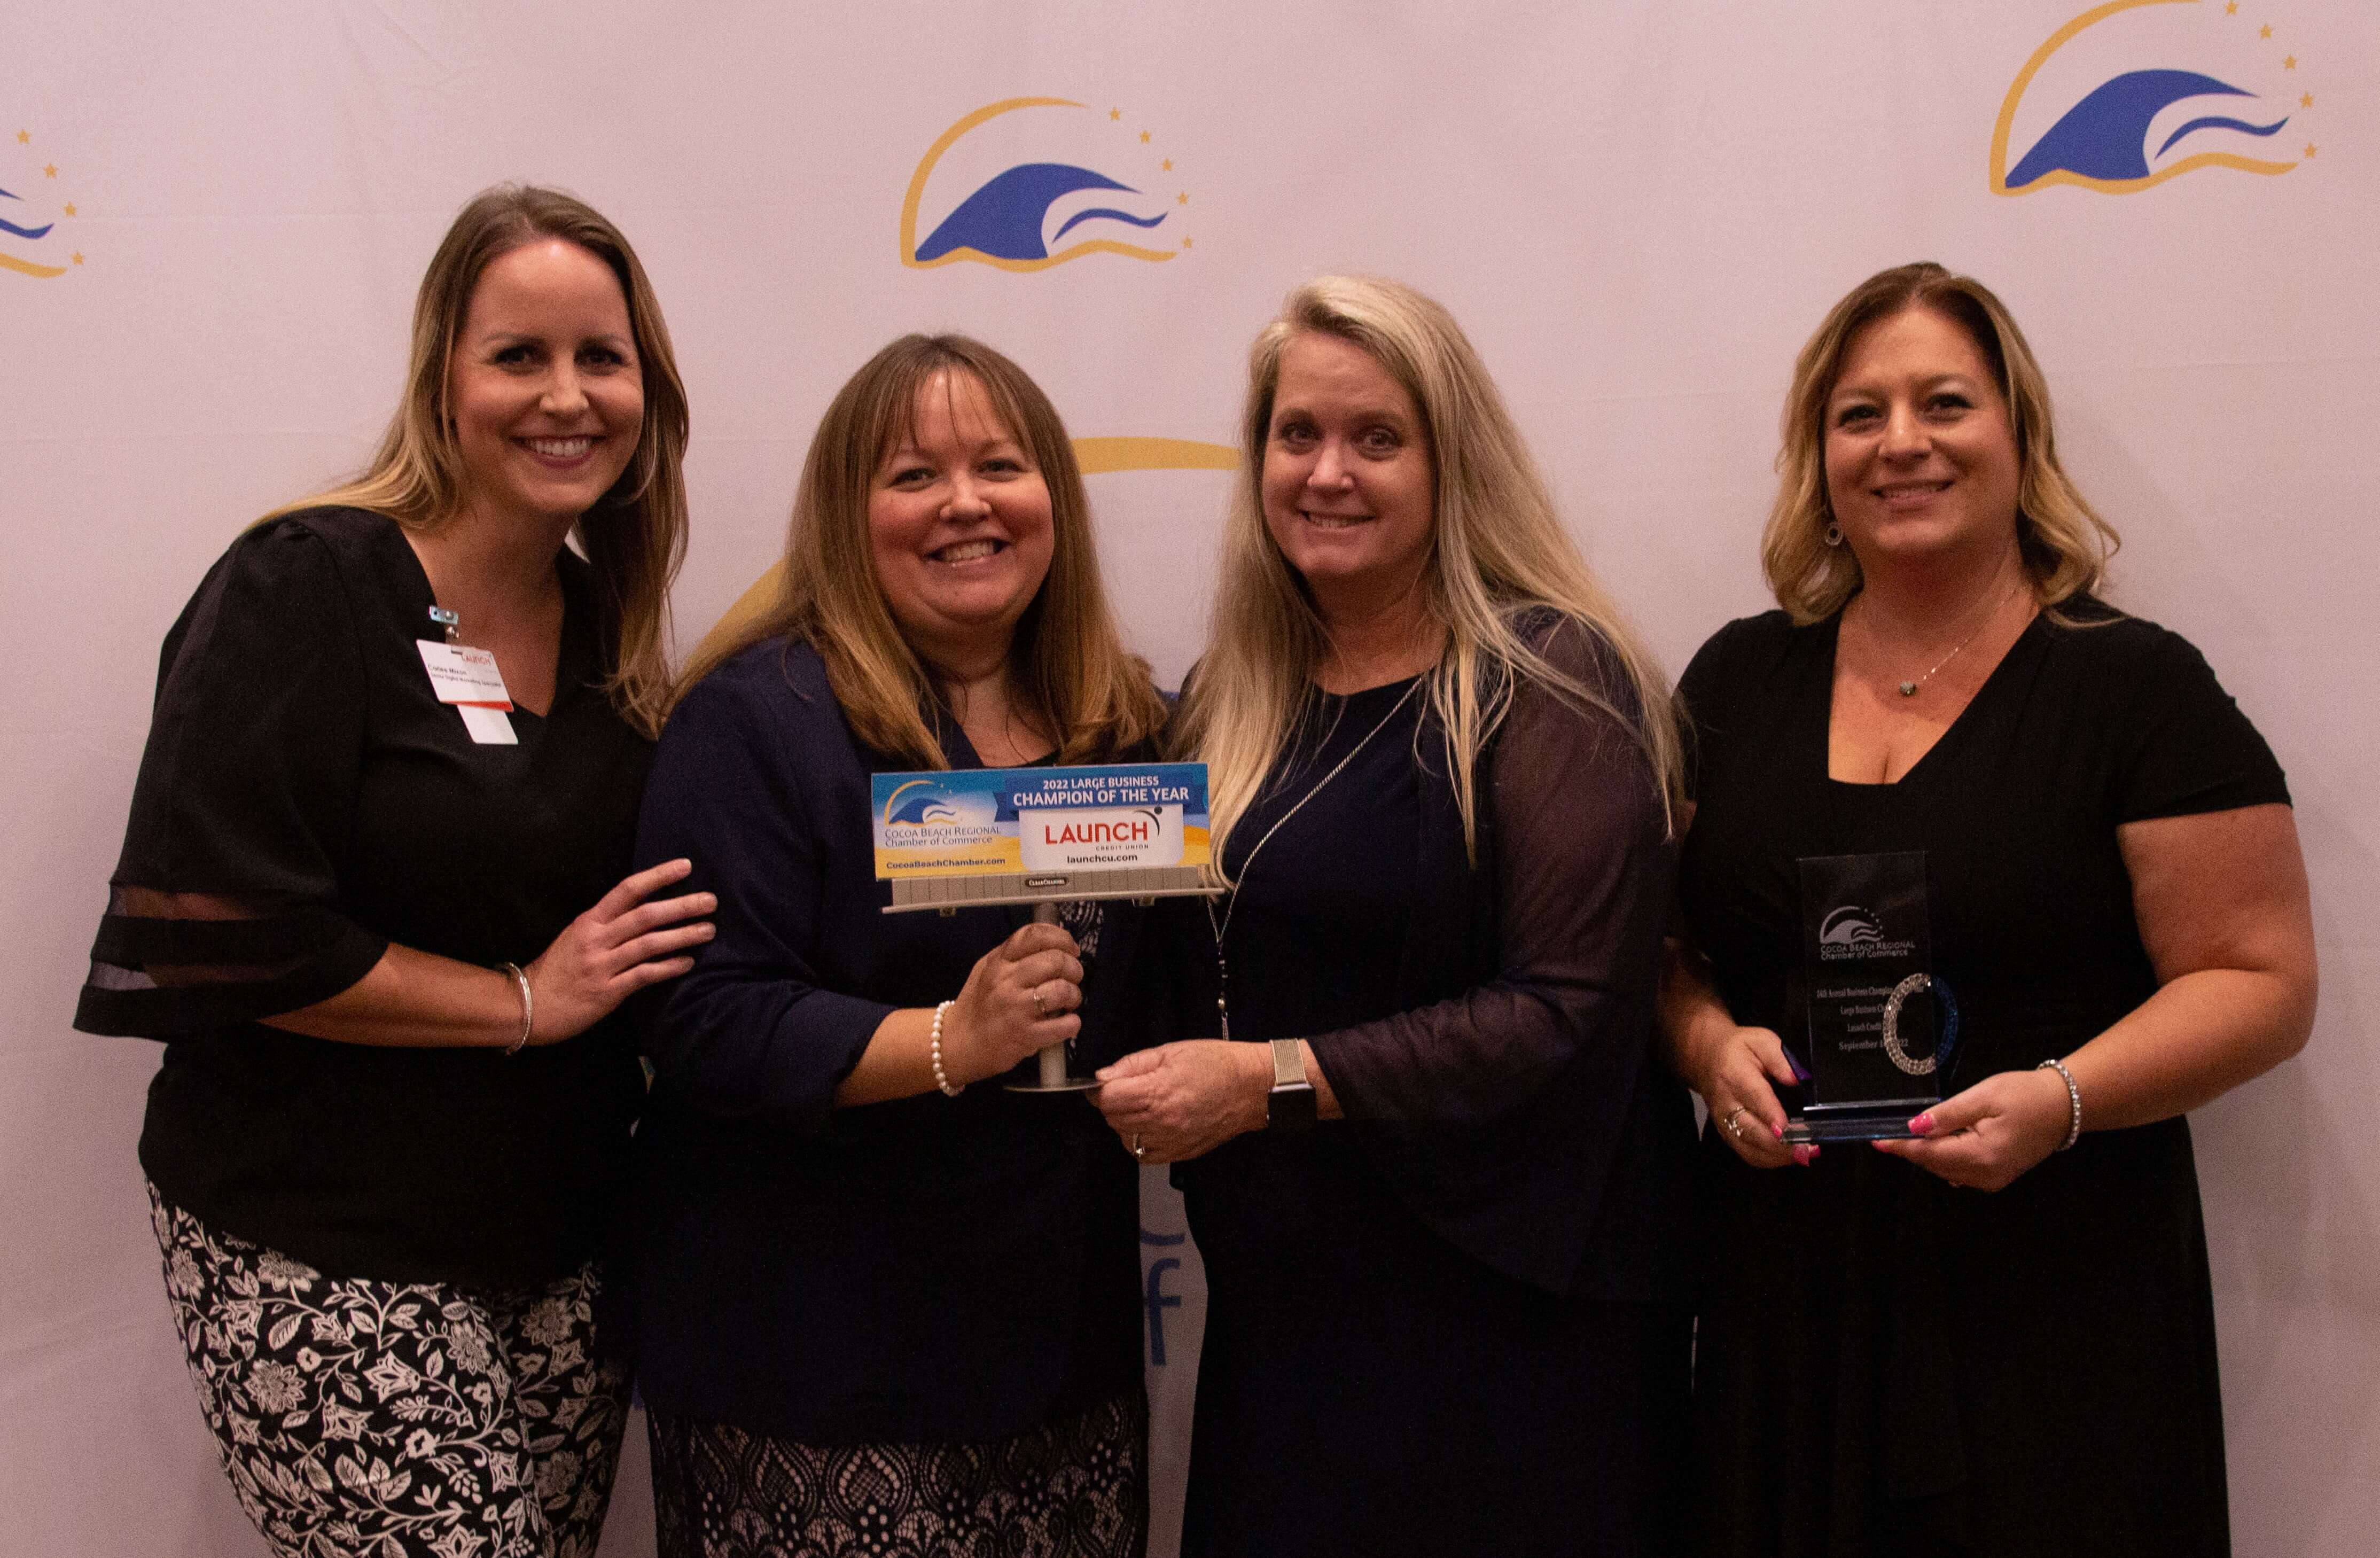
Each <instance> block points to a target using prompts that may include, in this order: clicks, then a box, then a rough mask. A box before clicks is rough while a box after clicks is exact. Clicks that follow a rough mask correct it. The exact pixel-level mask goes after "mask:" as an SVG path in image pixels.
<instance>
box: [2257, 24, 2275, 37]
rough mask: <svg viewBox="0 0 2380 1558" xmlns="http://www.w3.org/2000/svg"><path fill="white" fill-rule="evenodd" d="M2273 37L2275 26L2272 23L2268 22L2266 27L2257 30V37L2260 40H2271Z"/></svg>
mask: <svg viewBox="0 0 2380 1558" xmlns="http://www.w3.org/2000/svg"><path fill="white" fill-rule="evenodd" d="M2272 35H2273V24H2272V23H2271V22H2266V23H2265V25H2264V26H2262V27H2260V28H2258V29H2257V30H2256V36H2257V37H2259V38H2270V37H2271V36H2272Z"/></svg>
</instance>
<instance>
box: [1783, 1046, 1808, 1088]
mask: <svg viewBox="0 0 2380 1558" xmlns="http://www.w3.org/2000/svg"><path fill="white" fill-rule="evenodd" d="M1785 1064H1786V1065H1789V1066H1791V1067H1792V1069H1793V1080H1795V1081H1797V1082H1806V1081H1808V1080H1809V1079H1810V1074H1809V1073H1808V1072H1806V1071H1804V1070H1803V1069H1802V1063H1801V1062H1800V1061H1798V1060H1795V1059H1794V1058H1793V1052H1792V1051H1791V1050H1788V1051H1786V1052H1785Z"/></svg>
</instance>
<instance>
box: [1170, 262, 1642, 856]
mask: <svg viewBox="0 0 2380 1558" xmlns="http://www.w3.org/2000/svg"><path fill="white" fill-rule="evenodd" d="M1308 333H1311V334H1316V335H1332V336H1336V337H1338V338H1340V339H1342V340H1345V341H1349V342H1352V343H1353V344H1354V345H1355V346H1357V347H1362V348H1363V349H1364V350H1365V351H1366V352H1367V353H1369V354H1370V355H1371V356H1372V358H1373V359H1375V360H1376V361H1378V363H1379V364H1380V365H1381V366H1382V367H1383V368H1385V369H1387V370H1388V371H1389V374H1390V377H1392V378H1394V379H1395V380H1396V381H1397V382H1398V383H1401V384H1403V386H1404V388H1405V391H1406V393H1407V394H1409V395H1411V396H1413V400H1414V404H1415V407H1416V408H1419V410H1420V413H1421V420H1422V424H1423V428H1424V430H1425V432H1426V435H1427V445H1428V453H1429V456H1430V461H1431V471H1432V485H1433V489H1434V493H1433V505H1434V508H1435V510H1436V512H1435V514H1434V515H1433V535H1432V540H1431V553H1430V558H1429V561H1428V564H1427V569H1426V572H1425V575H1424V589H1425V590H1426V591H1427V604H1428V609H1429V610H1430V612H1431V614H1432V615H1434V616H1435V617H1436V618H1437V620H1438V621H1439V623H1441V624H1442V625H1443V626H1444V627H1445V629H1446V649H1445V651H1444V653H1443V654H1442V655H1441V656H1440V657H1439V663H1438V664H1437V665H1436V666H1434V667H1433V668H1432V669H1431V670H1430V671H1429V672H1428V674H1427V696H1428V709H1429V712H1430V714H1431V716H1432V718H1433V719H1434V721H1435V723H1436V724H1437V725H1438V727H1439V730H1440V732H1442V734H1443V738H1444V742H1445V754H1446V759H1447V766H1448V772H1449V773H1450V774H1451V777H1452V780H1453V784H1454V794H1455V802H1456V805H1457V806H1458V807H1459V808H1460V809H1461V811H1462V814H1463V843H1464V846H1465V848H1466V850H1468V851H1470V852H1471V854H1472V857H1473V858H1474V859H1476V858H1477V856H1476V850H1477V832H1478V827H1477V820H1478V776H1477V773H1476V768H1477V764H1478V759H1479V754H1480V752H1481V751H1482V749H1485V748H1486V746H1487V744H1488V740H1489V739H1490V737H1492V736H1494V734H1495V732H1496V730H1497V727H1498V726H1499V725H1500V724H1501V723H1502V720H1503V718H1504V715H1505V714H1506V713H1507V712H1509V711H1510V709H1511V707H1512V694H1513V690H1514V688H1515V686H1516V684H1517V683H1518V682H1520V681H1522V680H1527V681H1530V682H1534V683H1536V684H1537V685H1539V686H1542V687H1545V688H1549V689H1551V690H1552V691H1554V692H1555V693H1556V694H1557V695H1559V696H1560V697H1562V698H1564V699H1567V700H1570V701H1571V702H1573V704H1575V705H1577V706H1579V707H1580V708H1582V709H1587V710H1594V711H1598V712H1601V713H1603V714H1606V715H1609V717H1610V718H1612V719H1613V720H1615V721H1617V722H1618V723H1619V724H1621V726H1622V727H1623V728H1624V729H1626V730H1628V731H1629V732H1630V733H1631V734H1632V735H1633V736H1634V738H1635V740H1636V742H1637V744H1638V745H1639V746H1640V747H1641V748H1642V749H1643V750H1644V753H1645V762H1646V764H1647V766H1648V767H1649V768H1650V769H1651V771H1652V773H1653V775H1654V777H1655V779H1656V780H1657V782H1658V785H1659V787H1660V790H1661V794H1662V796H1663V798H1664V801H1665V804H1666V805H1667V806H1668V807H1669V808H1670V816H1671V818H1672V821H1673V822H1674V818H1675V806H1676V803H1677V801H1678V799H1679V798H1680V774H1681V763H1680V760H1679V746H1678V733H1677V726H1676V724H1675V719H1674V715H1673V714H1672V712H1671V710H1670V695H1669V687H1668V683H1667V681H1666V680H1665V679H1664V678H1663V676H1662V675H1661V673H1660V670H1659V669H1658V666H1657V665H1656V664H1655V663H1654V661H1653V658H1652V656H1651V655H1650V654H1648V653H1646V652H1645V649H1644V646H1643V645H1642V644H1640V643H1639V642H1638V641H1637V639H1636V636H1635V635H1634V634H1633V632H1631V631H1630V630H1629V627H1628V626H1627V624H1626V622H1625V621H1624V620H1623V619H1622V618H1621V614H1620V611H1619V609H1618V607H1616V606H1615V605H1614V604H1613V603H1612V602H1611V600H1610V598H1609V596H1608V595H1606V594H1605V592H1604V590H1603V587H1602V586H1601V585H1600V584H1599V583H1597V580H1596V578H1595V576H1594V574H1593V572H1592V571H1590V570H1589V569H1588V567H1587V566H1586V561H1585V558H1584V557H1582V556H1581V555H1580V554H1579V551H1578V547H1577V546H1576V544H1575V543H1574V542H1573V541H1572V540H1571V538H1570V535H1569V533H1568V532H1567V531H1565V530H1564V529H1562V526H1561V521H1560V517H1558V516H1557V515H1556V513H1555V511H1554V505H1553V499H1552V497H1551V495H1550V494H1549V493H1548V492H1547V491H1546V486H1545V482H1544V481H1543V480H1542V479H1541V478H1540V477H1539V476H1538V474H1537V469H1536V464H1535V462H1534V461H1532V460H1531V459H1530V457H1529V452H1528V449H1527V447H1526V446H1525V445H1524V444H1523V442H1522V440H1521V435H1520V432H1519V430H1518V429H1516V428H1515V427H1514V426H1513V425H1512V417H1511V414H1510V413H1509V412H1507V411H1506V409H1505V408H1504V401H1503V397H1502V396H1500V394H1498V392H1497V389H1496V384H1495V382H1494V381H1493V380H1492V379H1490V378H1489V377H1488V370H1487V368H1486V366H1485V365H1484V364H1482V363H1481V362H1480V360H1479V354H1478V353H1477V352H1476V351H1475V349H1474V348H1473V347H1472V345H1471V342H1470V341H1469V340H1468V339H1467V338H1466V337H1465V336H1464V335H1463V331H1462V329H1461V327H1460V326H1458V325H1457V324H1456V323H1454V318H1453V316H1452V315H1451V314H1450V313H1448V312H1447V311H1446V310H1445V309H1444V308H1442V307H1441V306H1439V304H1438V303H1436V302H1434V301H1432V300H1431V299H1430V298H1426V297H1424V296H1422V295H1421V294H1420V293H1418V292H1415V290H1413V288H1411V287H1409V286H1403V285H1402V284H1400V283H1397V282H1392V281H1383V280H1378V279H1376V278H1371V277H1361V276H1321V277H1318V278H1317V279H1315V280H1313V281H1310V282H1308V283H1306V284H1305V286H1301V287H1299V288H1298V289H1297V290H1296V291H1294V292H1293V293H1291V294H1290V295H1289V300H1288V301H1287V303H1285V304H1284V305H1283V306H1282V309H1281V315H1280V317H1279V318H1277V319H1275V320H1274V321H1273V322H1272V323H1270V324H1268V325H1266V326H1265V328H1264V330H1263V331H1262V333H1261V334H1259V335H1257V339H1256V345H1255V347H1253V348H1251V350H1250V352H1249V354H1248V395H1247V404H1246V409H1245V414H1244V415H1243V417H1242V418H1241V422H1240V437H1241V460H1240V480H1239V481H1238V483H1237V485H1236V487H1235V490H1234V492H1233V500H1232V506H1231V511H1230V515H1229V517H1228V518H1227V519H1226V521H1225V525H1224V534H1223V557H1222V568H1221V578H1220V583H1219V585H1218V589H1217V593H1216V601H1215V611H1214V618H1213V625H1212V627H1211V628H1210V629H1209V634H1208V643H1207V651H1206V654H1205V656H1204V657H1203V658H1202V659H1201V660H1200V661H1199V663H1198V670H1197V674H1196V677H1195V678H1194V680H1193V683H1192V685H1191V687H1190V688H1188V689H1187V690H1186V691H1185V693H1184V705H1183V710H1184V712H1183V715H1182V719H1181V724H1180V726H1179V734H1178V736H1176V737H1175V739H1174V741H1173V743H1172V745H1173V746H1174V747H1175V749H1177V750H1178V751H1181V752H1182V753H1184V755H1185V756H1188V757H1191V758H1194V759H1196V760H1197V761H1204V762H1205V763H1206V764H1207V777H1208V808H1209V812H1210V815H1211V818H1212V827H1213V845H1214V851H1215V858H1216V859H1217V860H1218V861H1220V859H1221V858H1222V852H1223V842H1224V840H1225V839H1226V838H1227V837H1228V836H1229V835H1230V834H1231V831H1232V829H1233V826H1234V825H1236V824H1237V822H1239V820H1240V819H1241V818H1242V817H1244V816H1245V815H1246V813H1247V809H1248V808H1249V806H1250V805H1251V804H1252V803H1253V802H1254V801H1255V799H1256V797H1257V792H1258V791H1259V789H1260V788H1261V786H1262V785H1263V784H1264V782H1265V778H1266V776H1267V775H1268V774H1269V773H1271V771H1272V768H1273V765H1274V764H1275V763H1276V762H1277V761H1280V759H1281V755H1282V751H1283V749H1284V748H1285V747H1286V746H1287V745H1288V742H1289V740H1290V737H1291V734H1292V732H1293V730H1294V729H1295V727H1296V724H1297V722H1298V719H1299V716H1300V714H1301V712H1303V711H1304V710H1305V706H1306V700H1307V698H1308V697H1309V696H1310V688H1311V686H1312V681H1313V677H1314V675H1315V672H1316V671H1317V670H1318V668H1319V667H1320V666H1321V664H1322V663H1323V660H1324V658H1325V656H1326V654H1327V652H1328V649H1329V641H1328V632H1327V629H1326V627H1325V625H1324V623H1323V620H1322V616H1321V614H1320V612H1319V611H1318V609H1317V608H1316V606H1315V603H1314V597H1313V594H1312V592H1311V591H1310V590H1308V589H1307V588H1306V585H1305V580H1304V579H1303V578H1301V577H1300V576H1299V575H1298V573H1297V571H1296V570H1295V569H1294V568H1293V567H1291V566H1290V564H1289V559H1288V558H1287V557H1286V556H1284V555H1283V554H1282V553H1281V547H1280V545H1279V544H1278V543H1277V542H1274V540H1273V538H1272V532H1271V531H1270V529H1268V528H1267V526H1266V524H1265V517H1264V460H1265V450H1266V446H1267V444H1269V442H1270V436H1271V424H1272V408H1273V395H1274V391H1275V390H1276V388H1277V387H1278V386H1279V383H1280V381H1281V353H1282V351H1283V350H1284V349H1285V348H1286V347H1287V346H1288V345H1289V343H1290V342H1291V341H1292V340H1293V339H1294V338H1295V337H1297V336H1298V335H1302V334H1308ZM1548 612H1551V613H1553V614H1556V615H1559V616H1560V617H1562V618H1567V619H1568V620H1570V621H1572V622H1574V623H1576V624H1578V625H1579V626H1580V627H1582V628H1584V629H1585V631H1586V632H1587V634H1588V635H1589V637H1590V639H1593V640H1596V641H1597V642H1599V644H1600V645H1601V646H1602V647H1603V648H1604V649H1605V650H1606V651H1609V656H1610V658H1611V659H1613V660H1614V661H1616V662H1617V663H1618V664H1619V666H1620V668H1621V671H1622V673H1623V674H1624V675H1625V676H1626V677H1627V679H1628V680H1629V681H1630V682H1631V683H1633V691H1634V694H1635V697H1634V703H1635V707H1634V708H1633V709H1628V710H1623V709H1621V708H1619V707H1615V706H1614V704H1613V702H1612V701H1611V700H1609V698H1607V697H1606V695H1605V694H1604V693H1603V692H1602V691H1601V690H1599V689H1597V688H1593V687H1590V686H1588V685H1586V684H1585V683H1584V682H1582V681H1580V680H1579V679H1578V678H1577V677H1575V676H1571V675H1569V674H1568V673H1566V672H1564V671H1562V670H1561V669H1560V668H1559V667H1557V666H1555V665H1553V664H1551V663H1548V660H1547V659H1546V657H1545V655H1543V654H1542V653H1540V652H1539V651H1538V650H1537V648H1536V646H1535V645H1533V644H1532V643H1531V642H1530V641H1529V639H1530V637H1531V636H1532V624H1533V620H1534V619H1537V618H1541V617H1542V616H1543V615H1545V614H1546V613H1548Z"/></svg>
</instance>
